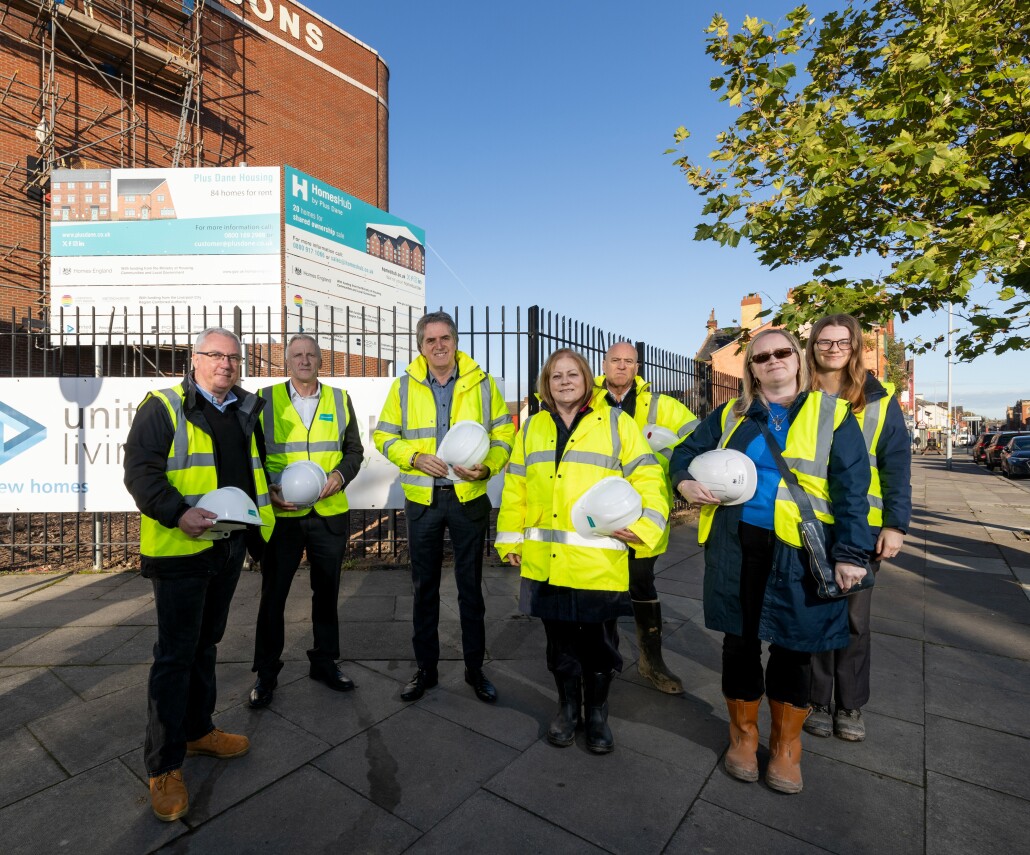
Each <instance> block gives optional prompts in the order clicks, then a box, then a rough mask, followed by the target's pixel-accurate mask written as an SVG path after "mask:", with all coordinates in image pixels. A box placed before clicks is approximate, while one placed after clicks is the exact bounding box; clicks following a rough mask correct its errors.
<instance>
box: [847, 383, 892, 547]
mask: <svg viewBox="0 0 1030 855" xmlns="http://www.w3.org/2000/svg"><path fill="white" fill-rule="evenodd" d="M883 388H884V389H886V390H887V394H886V395H885V396H884V397H882V398H877V399H876V400H875V401H867V402H866V405H865V409H863V410H862V412H860V413H855V418H856V419H858V426H859V427H860V428H862V438H863V439H864V440H865V448H866V451H868V452H869V525H870V527H871V528H881V527H882V526H883V489H882V488H881V486H880V469H879V467H878V466H877V465H876V444H877V443H878V442H879V441H880V434H881V433H883V425H884V423H885V422H886V421H887V405H888V404H889V403H890V402H891V398H892V397H894V391H895V386H894V384H893V383H884V384H883Z"/></svg>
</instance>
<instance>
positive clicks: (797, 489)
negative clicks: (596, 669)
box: [755, 419, 817, 522]
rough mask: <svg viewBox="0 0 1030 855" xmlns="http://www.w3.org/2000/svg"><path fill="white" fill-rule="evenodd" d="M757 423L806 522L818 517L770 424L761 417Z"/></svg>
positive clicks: (756, 420)
mask: <svg viewBox="0 0 1030 855" xmlns="http://www.w3.org/2000/svg"><path fill="white" fill-rule="evenodd" d="M755 424H757V425H758V429H759V430H760V431H761V432H762V436H764V437H765V443H766V445H768V446H769V451H770V452H771V453H772V456H773V460H775V461H776V466H777V467H778V468H779V470H780V475H782V476H783V480H784V481H786V482H787V489H789V490H790V496H791V498H792V499H793V500H794V503H795V504H796V505H797V506H798V510H799V511H801V519H803V520H805V521H806V522H808V521H810V520H814V519H817V517H816V515H815V511H814V510H812V500H811V499H809V498H808V493H806V492H805V491H804V490H803V489H802V488H801V485H800V484H799V483H798V476H797V475H795V474H794V473H793V472H792V471H791V469H790V467H789V466H788V465H787V461H786V460H784V459H783V454H782V453H781V452H780V445H779V443H778V442H777V441H776V440H775V439H774V438H773V435H772V433H771V432H770V431H769V426H768V425H767V424H766V423H765V422H764V421H762V420H761V419H755Z"/></svg>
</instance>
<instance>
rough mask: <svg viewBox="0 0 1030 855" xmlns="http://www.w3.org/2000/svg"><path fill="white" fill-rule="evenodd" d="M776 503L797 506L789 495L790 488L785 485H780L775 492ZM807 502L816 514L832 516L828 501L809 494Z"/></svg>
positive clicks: (830, 505) (831, 507)
mask: <svg viewBox="0 0 1030 855" xmlns="http://www.w3.org/2000/svg"><path fill="white" fill-rule="evenodd" d="M776 501H777V502H790V503H791V504H792V505H796V504H797V503H796V502H795V501H794V497H793V496H792V495H791V494H790V488H789V487H788V486H787V485H786V484H782V485H781V486H780V487H779V488H778V489H777V490H776ZM808 501H809V502H811V503H812V510H813V511H815V512H816V513H819V514H826V515H828V516H833V505H832V504H830V502H829V500H827V499H823V498H820V497H819V496H813V495H812V494H811V493H809V494H808Z"/></svg>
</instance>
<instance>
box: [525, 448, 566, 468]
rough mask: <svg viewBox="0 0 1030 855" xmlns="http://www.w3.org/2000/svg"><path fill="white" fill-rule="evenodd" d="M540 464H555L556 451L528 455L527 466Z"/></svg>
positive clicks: (533, 452)
mask: <svg viewBox="0 0 1030 855" xmlns="http://www.w3.org/2000/svg"><path fill="white" fill-rule="evenodd" d="M567 456H568V455H566V457H567ZM538 463H554V451H553V450H549V451H531V452H530V453H529V454H527V455H526V466H535V465H536V464H538Z"/></svg>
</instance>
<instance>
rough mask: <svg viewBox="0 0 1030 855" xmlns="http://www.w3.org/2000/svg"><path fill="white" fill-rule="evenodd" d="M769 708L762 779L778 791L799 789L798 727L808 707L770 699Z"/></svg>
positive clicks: (800, 725) (799, 740)
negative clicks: (767, 755)
mask: <svg viewBox="0 0 1030 855" xmlns="http://www.w3.org/2000/svg"><path fill="white" fill-rule="evenodd" d="M769 709H770V710H771V711H772V732H771V733H770V734H769V752H770V754H771V756H770V758H769V768H768V769H766V770H765V783H767V784H768V785H769V787H770V788H771V789H774V790H776V791H777V792H780V793H800V792H801V788H802V786H804V783H803V781H802V780H801V728H802V726H803V725H804V723H805V719H806V718H807V717H808V707H795V706H792V705H791V704H785V703H782V702H780V701H774V700H772V699H771V698H770V699H769Z"/></svg>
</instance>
